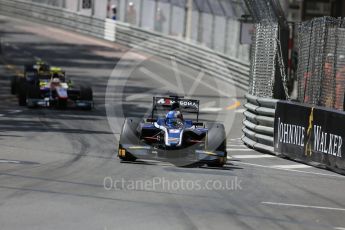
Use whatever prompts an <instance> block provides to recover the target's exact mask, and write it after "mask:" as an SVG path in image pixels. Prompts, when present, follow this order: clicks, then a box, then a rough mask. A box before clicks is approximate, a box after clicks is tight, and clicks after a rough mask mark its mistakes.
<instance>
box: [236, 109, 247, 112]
mask: <svg viewBox="0 0 345 230" xmlns="http://www.w3.org/2000/svg"><path fill="white" fill-rule="evenodd" d="M244 111H246V109H236V110H235V113H243V112H244Z"/></svg>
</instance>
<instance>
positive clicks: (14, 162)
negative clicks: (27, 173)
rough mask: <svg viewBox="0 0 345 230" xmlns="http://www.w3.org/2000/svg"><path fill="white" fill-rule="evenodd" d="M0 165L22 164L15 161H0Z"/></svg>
mask: <svg viewBox="0 0 345 230" xmlns="http://www.w3.org/2000/svg"><path fill="white" fill-rule="evenodd" d="M0 163H10V164H21V162H20V161H13V160H0Z"/></svg>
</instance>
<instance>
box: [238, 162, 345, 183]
mask: <svg viewBox="0 0 345 230" xmlns="http://www.w3.org/2000/svg"><path fill="white" fill-rule="evenodd" d="M236 163H237V164H242V165H249V166H253V167H259V168H268V169H274V170H282V171H288V172H297V173H302V174H312V175H318V176H330V177H336V178H341V179H345V177H344V176H340V175H334V174H326V173H317V172H308V171H300V170H297V169H283V168H272V166H267V165H259V164H253V163H247V162H240V161H238V162H236Z"/></svg>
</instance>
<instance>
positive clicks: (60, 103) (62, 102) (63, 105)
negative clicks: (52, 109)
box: [57, 98, 67, 110]
mask: <svg viewBox="0 0 345 230" xmlns="http://www.w3.org/2000/svg"><path fill="white" fill-rule="evenodd" d="M57 108H58V109H62V110H63V109H67V99H61V98H59V99H58V101H57Z"/></svg>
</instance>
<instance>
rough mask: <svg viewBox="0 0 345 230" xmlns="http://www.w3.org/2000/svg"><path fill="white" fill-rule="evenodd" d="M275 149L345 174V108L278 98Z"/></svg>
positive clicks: (300, 159) (285, 154) (292, 157)
mask: <svg viewBox="0 0 345 230" xmlns="http://www.w3.org/2000/svg"><path fill="white" fill-rule="evenodd" d="M274 149H275V151H276V152H278V153H281V154H282V155H284V156H287V157H289V158H291V159H294V160H298V161H302V162H306V163H317V164H319V165H320V166H325V167H327V168H329V169H332V170H334V171H336V172H339V173H342V174H345V112H342V111H335V110H328V109H325V108H320V107H311V106H308V105H304V104H299V103H294V102H286V101H279V102H278V103H277V107H276V113H275V122H274Z"/></svg>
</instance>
